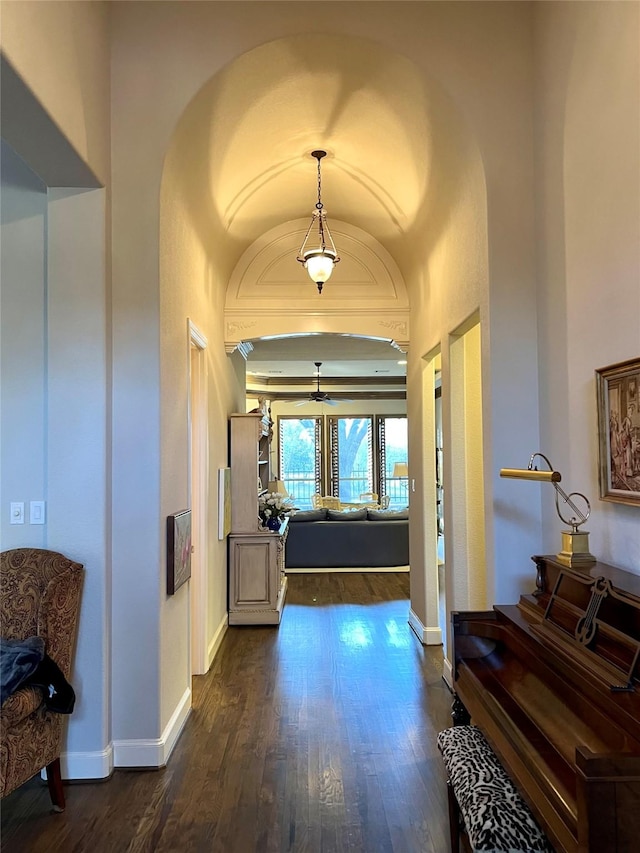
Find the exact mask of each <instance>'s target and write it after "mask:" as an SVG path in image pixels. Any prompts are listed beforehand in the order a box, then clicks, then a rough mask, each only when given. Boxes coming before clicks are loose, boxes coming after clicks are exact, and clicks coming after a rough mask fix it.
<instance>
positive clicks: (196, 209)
mask: <svg viewBox="0 0 640 853" xmlns="http://www.w3.org/2000/svg"><path fill="white" fill-rule="evenodd" d="M319 148H320V149H324V150H326V151H327V152H328V154H327V157H325V158H324V159H323V160H322V201H323V203H324V207H325V210H326V212H327V215H328V221H329V224H331V222H332V221H336V222H337V221H341V222H342V223H343V224H344V225H347V226H352V227H353V228H354V229H360V230H361V231H362V232H365V234H367V235H370V237H371V238H372V241H373V242H377V243H378V244H379V245H380V247H381V248H382V252H386V253H388V254H389V255H390V256H391V259H392V261H393V262H395V264H396V266H397V268H398V270H399V272H400V274H401V276H402V277H403V279H404V282H405V286H406V287H407V288H409V282H410V280H411V279H413V280H415V281H416V282H417V283H419V282H420V281H422V280H423V276H424V269H425V267H426V265H427V259H428V257H429V252H430V251H431V250H432V249H433V248H434V247H435V246H436V245H437V243H438V239H439V236H440V234H441V233H442V231H443V230H444V229H446V228H447V222H448V218H449V212H450V210H451V209H452V208H453V207H454V206H455V204H456V201H457V195H458V194H459V193H460V192H461V190H460V181H461V176H462V175H465V167H467V166H468V162H467V159H468V158H469V157H471V158H473V162H474V164H476V163H478V162H479V158H478V157H477V148H475V145H474V143H473V141H471V145H470V144H469V133H468V129H467V128H466V126H465V123H464V121H463V119H462V117H461V116H460V114H459V112H458V110H457V108H456V106H455V104H454V103H453V102H452V101H451V99H450V98H449V96H448V94H447V93H446V91H445V90H444V88H443V87H442V86H441V85H440V84H439V83H438V82H437V81H434V80H433V79H431V78H428V77H427V75H425V74H424V72H423V71H422V70H421V69H419V68H418V66H417V65H415V64H414V63H413V62H410V61H409V60H408V59H406V58H405V57H403V56H401V55H400V54H398V53H395V52H393V51H390V50H389V49H388V48H386V47H383V46H382V45H380V44H379V43H376V42H374V41H369V40H365V39H360V38H354V37H350V36H344V35H329V34H322V35H321V34H300V35H296V36H289V37H286V38H282V39H278V40H276V41H273V42H268V43H266V44H264V45H262V46H260V47H258V48H255V49H253V50H251V51H249V52H248V53H246V54H243V55H242V56H240V57H238V58H237V59H235V60H234V61H232V62H231V63H230V64H229V65H228V66H226V67H225V68H224V69H222V70H221V71H220V72H219V73H217V74H216V75H215V76H214V77H212V78H211V80H209V81H208V83H206V84H205V85H204V86H203V88H202V89H201V90H200V92H198V94H197V95H196V96H195V97H194V98H193V100H192V101H191V103H190V104H189V106H188V107H187V109H186V110H185V113H184V114H183V116H182V119H181V121H180V122H179V124H178V126H177V128H176V133H175V135H174V139H173V142H172V146H171V148H170V151H169V152H168V160H167V163H168V170H167V171H168V172H169V173H170V174H171V176H172V179H171V181H170V184H171V192H172V193H174V194H175V195H174V199H178V198H179V199H180V201H179V206H180V210H181V211H182V213H183V214H186V216H187V217H188V222H189V225H190V227H191V228H193V231H194V232H195V233H196V234H197V235H198V236H199V240H200V243H201V245H202V246H203V247H206V248H205V251H208V252H209V253H210V254H211V257H212V258H215V268H216V271H217V276H216V278H217V280H218V281H222V282H223V281H225V280H226V281H232V280H233V278H232V277H233V274H234V270H236V269H237V268H238V266H239V262H240V261H241V259H242V258H243V255H244V256H245V257H246V253H247V252H248V250H249V248H250V247H253V246H255V245H256V244H258V243H259V242H260V241H261V240H262V241H264V240H266V239H267V235H268V234H269V233H270V232H272V231H276V229H278V228H279V227H283V228H285V227H288V225H290V224H292V223H295V222H296V221H297V223H300V222H302V221H303V218H304V217H308V218H309V219H310V218H311V213H312V211H313V209H314V205H315V202H316V200H317V162H316V160H315V159H314V158H312V157H311V152H312V151H313V150H315V149H319ZM470 151H471V152H472V153H471V155H470V153H469V152H470ZM473 168H475V165H474V167H473ZM337 248H338V251H340V246H339V245H338V246H337ZM347 260H348V258H347V259H345V264H344V271H347V270H348V269H349V265H348V263H347ZM292 262H293V267H296V264H295V257H293V256H292ZM300 273H301V275H302V274H304V275H305V276H306V273H303V271H302V269H300ZM296 276H297V269H296V270H295V275H292V277H290V280H288V281H287V280H286V276H285V277H284V278H283V281H278V287H279V288H280V289H281V290H282V292H283V294H286V296H284V302H283V300H282V299H280V300H278V299H276V300H275V301H274V302H272V303H271V302H266V303H265V304H264V305H262V306H260V309H259V311H258V313H257V316H259V317H263V318H264V317H266V316H267V315H268V314H269V312H270V313H271V315H273V316H272V318H271V320H270V326H269V328H268V330H266V331H265V329H264V328H263V329H262V331H258V330H257V329H256V323H255V322H248V320H247V315H248V314H251V313H253V314H254V316H255V315H256V311H257V309H256V304H259V301H260V295H259V294H260V293H264V296H265V298H266V290H265V289H264V287H262V290H260V287H261V286H262V285H264V282H263V281H258V279H257V278H256V282H257V283H258V285H259V286H258V288H257V290H256V297H257V299H258V303H256V302H255V300H254V298H253V296H252V298H250V299H245V300H244V302H245V307H243V306H241V305H239V304H238V305H235V306H233V313H229V311H228V310H226V314H225V318H226V331H225V346H227V348H228V351H231V348H230V347H234V346H235V345H236V344H237V342H238V341H239V339H241V338H242V339H244V340H247V339H249V338H256V337H259V336H260V335H265V334H271V335H274V334H276V335H277V334H290V333H292V332H293V333H296V332H300V331H302V330H307V331H320V330H321V331H325V332H327V331H333V332H340V333H342V332H345V331H346V332H348V333H356V334H360V335H362V334H363V333H364V334H368V335H372V336H374V337H375V336H378V335H380V333H381V331H382V329H385V330H386V333H387V334H388V335H389V338H390V339H395V340H401V339H404V340H405V342H406V341H408V339H409V338H408V331H407V328H406V325H407V324H406V320H405V318H408V304H407V301H406V299H405V301H404V303H400V302H399V301H398V304H397V305H393V304H391V303H389V304H385V305H384V306H383V307H381V308H379V317H378V318H377V321H376V322H373V321H371V322H369V321H367V322H364V321H362V317H360V321H361V322H360V323H358V322H354V320H355V318H356V315H355V314H354V310H355V309H354V308H353V307H351V308H350V309H349V310H350V312H351V313H349V310H348V311H347V312H346V313H345V312H344V311H343V312H342V316H343V320H342V322H340V321H338V320H336V319H335V316H336V313H335V312H338V313H339V312H340V309H341V308H342V307H344V304H345V297H344V296H343V294H345V293H346V292H347V290H346V289H345V288H343V290H342V291H338V290H333V291H332V290H331V289H328V292H327V294H326V295H323V297H322V310H325V309H328V311H329V312H331V311H333V312H334V315H333V317H334V319H331V318H330V319H329V320H327V319H326V316H327V313H326V311H325V320H324V321H323V322H322V323H320V322H317V321H315V320H314V319H313V317H315V316H316V315H317V309H315V308H313V307H312V308H307V307H306V305H305V306H304V307H302V306H301V307H300V311H299V312H298V315H297V316H294V317H292V316H289V319H288V320H287V321H286V322H285V321H284V320H283V319H282V317H283V316H285V315H286V310H285V313H284V315H283V314H282V312H280V310H279V308H278V307H276V306H279V305H282V304H285V303H286V305H287V308H288V310H289V312H290V314H293V313H295V309H296V308H297V304H298V303H299V302H300V299H299V298H298V300H296V298H295V293H296V290H295V282H297V281H298V279H297V277H296ZM267 278H268V277H267ZM376 283H377V279H376ZM301 284H302V282H301ZM416 286H418V285H416ZM292 288H293V289H292ZM334 294H335V298H336V299H338V300H340V299H341V300H342V302H341V303H340V304H339V303H338V302H335V304H334V305H333V306H330V305H329V304H328V303H330V302H331V299H332V298H334V297H333V295H334ZM338 294H340V295H339V296H338ZM299 296H300V292H298V297H299ZM236 301H237V300H236ZM347 301H348V300H347ZM352 301H353V300H352ZM363 304H364V305H366V302H365V303H363V302H362V300H361V299H360V300H359V305H363ZM380 304H381V305H382V303H380ZM228 307H229V303H227V308H228ZM263 309H264V310H263ZM394 310H395V314H394ZM304 312H306V314H305V313H304ZM403 312H404V313H403ZM360 314H362V312H360ZM276 315H277V317H278V318H281V320H282V321H281V322H280V324H279V323H278V321H277V318H276ZM303 315H304V316H306V317H307V318H311V319H307V320H304V319H302V317H303ZM263 325H264V324H263ZM365 326H366V328H367V329H368V331H364V327H365ZM256 331H257V332H258V333H257V334H256ZM353 340H354V341H355V345H356V346H357V345H358V338H357V337H355V338H353Z"/></svg>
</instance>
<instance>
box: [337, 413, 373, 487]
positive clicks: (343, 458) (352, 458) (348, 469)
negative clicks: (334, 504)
mask: <svg viewBox="0 0 640 853" xmlns="http://www.w3.org/2000/svg"><path fill="white" fill-rule="evenodd" d="M329 424H330V426H329V435H330V437H331V442H330V455H331V488H330V494H332V495H337V496H338V497H339V498H340V500H341V501H344V502H345V503H350V502H357V501H358V500H359V499H360V495H361V494H362V493H363V492H373V491H375V489H374V488H373V482H374V473H373V452H372V451H373V418H371V417H368V418H330V419H329Z"/></svg>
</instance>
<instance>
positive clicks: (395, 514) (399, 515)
mask: <svg viewBox="0 0 640 853" xmlns="http://www.w3.org/2000/svg"><path fill="white" fill-rule="evenodd" d="M367 519H368V520H369V521H407V520H408V519H409V510H408V509H399V510H394V509H369V510H367Z"/></svg>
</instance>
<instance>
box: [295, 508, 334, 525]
mask: <svg viewBox="0 0 640 853" xmlns="http://www.w3.org/2000/svg"><path fill="white" fill-rule="evenodd" d="M326 520H327V510H326V509H323V508H320V509H305V510H302V512H301V511H300V510H298V511H297V512H293V513H291V515H290V516H289V524H291V523H292V522H294V521H326Z"/></svg>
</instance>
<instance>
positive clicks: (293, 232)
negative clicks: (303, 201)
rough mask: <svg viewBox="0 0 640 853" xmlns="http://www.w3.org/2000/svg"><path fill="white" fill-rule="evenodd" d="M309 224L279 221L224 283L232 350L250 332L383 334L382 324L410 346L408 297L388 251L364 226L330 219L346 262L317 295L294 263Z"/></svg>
mask: <svg viewBox="0 0 640 853" xmlns="http://www.w3.org/2000/svg"><path fill="white" fill-rule="evenodd" d="M307 227H308V219H297V220H293V221H291V222H285V223H282V224H281V225H278V226H277V227H276V228H272V229H271V230H270V231H267V232H266V233H265V234H263V235H262V236H261V237H260V238H259V239H258V240H256V241H255V242H254V243H252V244H251V246H249V248H248V249H247V250H246V251H245V252H244V253H243V255H242V256H241V258H240V260H239V261H238V263H237V265H236V267H235V269H234V271H233V273H232V275H231V278H230V279H229V284H228V287H227V296H226V304H225V348H226V350H227V352H232V351H233V350H234V349H235V348H236V347H237V346H238V344H239V343H240V341H242V340H246V339H248V338H259V337H265V336H274V335H290V334H300V333H304V332H309V333H312V332H338V333H351V334H361V335H365V336H371V337H380V329H381V328H384V329H385V331H386V332H387V334H386V335H385V337H393V339H394V342H395V344H396V346H397V347H398V349H400V350H402V351H404V350H406V348H407V347H408V345H409V298H408V294H407V289H406V286H405V283H404V280H403V278H402V275H401V273H400V270H399V269H398V266H397V264H396V263H395V261H394V260H393V258H392V257H391V255H390V254H389V252H387V250H386V249H385V248H384V246H382V244H381V243H379V242H378V241H377V240H375V239H374V238H373V237H371V235H370V234H367V233H366V232H365V231H363V230H362V229H360V228H356V227H355V226H352V225H349V224H348V223H345V222H340V221H339V220H338V221H336V220H332V221H331V229H332V232H333V236H334V239H335V241H336V246H337V248H338V251H339V254H340V258H341V261H340V264H339V265H338V266H337V267H336V269H335V271H334V273H333V275H332V276H331V278H330V279H329V281H328V282H327V283H326V285H325V287H324V290H323V292H322V294H321V295H320V294H318V291H317V288H316V286H315V284H314V283H313V282H312V281H311V280H310V279H309V277H308V275H307V274H306V271H305V270H304V269H303V268H302V266H301V265H300V264H299V263H298V262H297V261H296V255H297V253H298V250H299V248H300V245H301V243H302V240H303V238H304V235H305V233H306V230H307ZM389 332H391V334H389Z"/></svg>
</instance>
